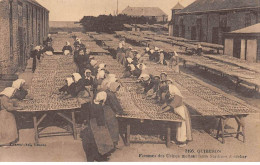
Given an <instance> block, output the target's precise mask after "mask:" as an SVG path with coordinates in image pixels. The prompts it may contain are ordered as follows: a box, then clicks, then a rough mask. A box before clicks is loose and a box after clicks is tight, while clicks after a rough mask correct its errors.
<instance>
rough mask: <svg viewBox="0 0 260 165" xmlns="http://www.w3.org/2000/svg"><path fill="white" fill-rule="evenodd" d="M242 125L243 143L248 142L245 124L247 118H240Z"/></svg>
mask: <svg viewBox="0 0 260 165" xmlns="http://www.w3.org/2000/svg"><path fill="white" fill-rule="evenodd" d="M240 121H241V125H242V134H243V142H244V143H245V142H246V123H245V117H241V118H240Z"/></svg>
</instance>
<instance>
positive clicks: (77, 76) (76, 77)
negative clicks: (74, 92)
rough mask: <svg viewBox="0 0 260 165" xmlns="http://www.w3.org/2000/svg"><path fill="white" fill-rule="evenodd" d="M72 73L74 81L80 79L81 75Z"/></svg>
mask: <svg viewBox="0 0 260 165" xmlns="http://www.w3.org/2000/svg"><path fill="white" fill-rule="evenodd" d="M72 75H73V77H74V79H75V82H78V81H79V80H80V79H82V77H81V75H80V74H79V73H73V74H72Z"/></svg>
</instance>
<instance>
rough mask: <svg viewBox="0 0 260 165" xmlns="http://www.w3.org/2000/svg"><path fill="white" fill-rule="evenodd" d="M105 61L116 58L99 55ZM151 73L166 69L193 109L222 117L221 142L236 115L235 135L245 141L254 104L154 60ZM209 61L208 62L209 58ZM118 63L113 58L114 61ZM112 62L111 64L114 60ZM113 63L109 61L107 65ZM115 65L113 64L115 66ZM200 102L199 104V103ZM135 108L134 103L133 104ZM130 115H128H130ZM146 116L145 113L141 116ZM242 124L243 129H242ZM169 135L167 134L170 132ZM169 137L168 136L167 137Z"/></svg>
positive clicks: (150, 65) (157, 73) (223, 141)
mask: <svg viewBox="0 0 260 165" xmlns="http://www.w3.org/2000/svg"><path fill="white" fill-rule="evenodd" d="M98 60H101V61H102V62H107V63H108V64H110V63H111V61H113V60H112V59H109V58H107V57H105V58H102V57H100V59H98ZM145 62H146V64H147V66H148V69H149V70H150V73H153V74H154V75H159V74H160V73H161V72H166V73H167V74H168V76H169V77H170V78H172V79H173V80H174V81H175V82H176V85H177V87H178V88H179V89H180V91H181V93H182V94H183V96H184V103H185V104H186V105H187V106H188V107H189V108H191V109H193V110H195V111H196V112H197V113H198V114H199V115H201V116H213V117H216V118H218V119H219V124H218V127H217V136H216V138H217V139H218V138H219V137H220V136H221V137H222V143H225V135H226V133H225V125H226V121H227V120H229V119H235V120H236V122H237V126H238V127H237V131H236V132H235V134H236V137H237V138H238V137H239V135H242V136H243V141H244V142H245V139H246V136H245V122H244V121H245V118H246V116H248V115H249V114H256V113H259V112H258V111H257V110H256V109H255V108H253V107H251V106H249V105H248V104H246V103H245V102H243V101H242V100H239V99H237V98H234V97H233V96H232V97H231V96H230V95H228V94H225V93H223V92H220V91H218V90H215V89H214V88H213V87H212V86H211V85H209V84H205V83H203V82H201V81H198V80H194V79H193V78H192V77H190V76H188V75H185V74H176V73H173V72H172V70H171V69H170V68H168V67H167V66H163V65H158V64H155V63H153V62H151V61H145ZM206 63H207V62H206ZM116 64H117V63H116V62H114V64H113V65H116ZM111 65H112V64H111ZM108 66H110V65H108ZM120 67H121V66H116V67H115V66H114V68H116V69H114V70H113V69H111V70H112V73H113V71H114V72H116V71H118V70H122V69H118V68H120ZM112 68H113V67H112ZM198 103H199V104H198ZM133 109H134V107H133ZM128 118H129V117H128ZM142 118H143V119H145V117H144V116H143V117H142ZM241 127H242V131H240V129H241ZM167 132H168V135H169V133H170V128H169V127H168V128H167ZM220 132H221V134H220ZM168 135H167V136H168ZM126 137H127V138H126V139H129V137H130V125H129V124H128V125H127V126H126ZM167 141H169V139H168V140H167Z"/></svg>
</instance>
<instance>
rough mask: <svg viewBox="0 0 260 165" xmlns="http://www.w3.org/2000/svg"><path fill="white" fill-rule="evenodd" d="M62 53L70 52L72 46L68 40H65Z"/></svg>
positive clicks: (67, 53) (68, 53)
mask: <svg viewBox="0 0 260 165" xmlns="http://www.w3.org/2000/svg"><path fill="white" fill-rule="evenodd" d="M62 52H63V55H70V54H72V47H71V46H70V42H69V41H67V42H66V45H65V46H64V47H63V48H62Z"/></svg>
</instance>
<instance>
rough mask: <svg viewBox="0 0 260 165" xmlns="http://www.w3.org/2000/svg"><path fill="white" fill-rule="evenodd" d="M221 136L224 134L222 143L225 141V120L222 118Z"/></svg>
mask: <svg viewBox="0 0 260 165" xmlns="http://www.w3.org/2000/svg"><path fill="white" fill-rule="evenodd" d="M221 136H222V143H223V144H224V143H225V121H224V119H221Z"/></svg>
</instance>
